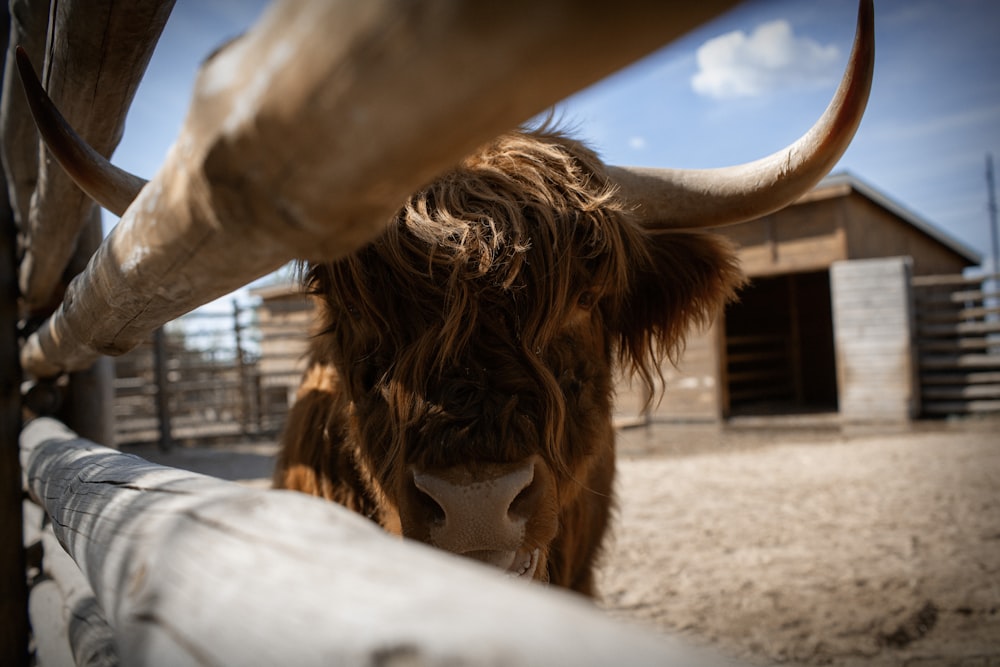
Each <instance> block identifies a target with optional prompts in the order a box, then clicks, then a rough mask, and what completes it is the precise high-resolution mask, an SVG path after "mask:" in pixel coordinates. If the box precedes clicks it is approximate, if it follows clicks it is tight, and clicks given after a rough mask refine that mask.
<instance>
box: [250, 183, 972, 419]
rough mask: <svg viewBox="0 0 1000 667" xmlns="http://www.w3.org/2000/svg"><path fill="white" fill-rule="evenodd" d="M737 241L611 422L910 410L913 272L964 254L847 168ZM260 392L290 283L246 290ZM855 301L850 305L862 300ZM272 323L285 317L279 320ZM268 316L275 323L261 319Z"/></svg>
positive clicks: (290, 314)
mask: <svg viewBox="0 0 1000 667" xmlns="http://www.w3.org/2000/svg"><path fill="white" fill-rule="evenodd" d="M719 231H721V232H722V233H725V234H726V235H728V236H729V237H730V238H731V239H732V241H733V242H734V243H736V244H737V245H738V247H739V256H740V261H741V263H742V266H743V269H744V271H745V272H746V274H747V276H748V277H749V278H750V283H749V284H748V285H747V287H746V288H744V290H743V291H742V293H741V299H740V301H739V302H738V303H735V304H732V305H730V307H729V308H728V309H727V311H726V312H725V313H724V315H722V316H720V317H719V318H718V319H717V320H716V321H715V322H714V323H713V324H712V326H711V327H709V328H708V329H707V330H705V331H703V332H693V333H692V334H691V335H690V336H689V337H688V343H687V347H686V349H685V351H684V355H683V357H682V358H681V359H680V360H679V363H678V364H677V366H676V367H673V366H670V365H666V366H665V367H664V369H663V376H664V377H663V379H664V383H665V387H664V392H663V399H662V400H660V401H658V402H655V403H654V404H652V405H650V406H648V407H647V406H646V403H647V401H646V396H645V395H644V394H642V393H641V392H640V391H639V390H637V389H636V388H635V387H634V386H632V385H630V384H629V383H628V382H627V381H625V380H622V381H620V382H619V386H618V391H617V393H618V415H617V420H616V421H617V423H618V424H619V425H625V426H627V425H634V424H644V423H647V422H648V421H650V420H657V421H696V422H706V421H708V422H711V421H724V420H731V419H738V418H746V417H757V416H767V417H773V416H788V415H796V416H800V415H809V416H814V415H822V416H824V418H828V417H832V418H834V419H839V418H841V417H843V418H846V419H851V420H865V421H870V420H876V421H879V420H892V421H899V420H906V419H910V418H913V417H917V416H920V414H921V408H920V405H919V394H920V391H919V387H918V377H917V374H918V373H917V368H916V361H915V357H916V350H915V349H914V345H913V340H912V339H913V328H914V318H915V315H914V312H913V303H912V301H913V295H912V288H911V284H910V283H911V279H912V278H914V277H920V276H938V275H956V274H961V273H962V272H963V270H964V269H965V268H967V267H970V266H975V265H977V264H978V263H979V256H978V255H977V254H976V252H975V251H973V250H971V249H969V248H967V247H965V246H963V245H962V244H961V243H959V242H957V241H956V240H954V239H951V238H949V237H948V236H947V235H945V234H943V233H942V232H941V231H940V230H939V229H937V228H935V227H934V226H933V225H932V224H930V223H929V222H927V221H926V220H923V219H921V218H920V217H919V216H917V215H915V214H914V213H912V212H911V211H908V210H907V209H906V208H905V207H903V206H901V205H900V204H898V203H896V202H894V201H892V200H891V199H890V198H889V197H887V196H885V195H884V194H882V193H880V192H879V191H878V190H876V189H875V188H874V187H872V186H871V185H869V184H867V183H865V182H864V181H862V180H861V179H859V178H857V177H856V176H854V175H851V174H848V173H840V174H834V175H831V176H829V177H827V178H826V179H824V180H823V181H822V182H821V183H820V184H819V185H817V186H816V187H815V188H814V189H813V190H812V191H811V192H809V194H807V195H805V196H803V197H802V198H800V199H799V200H798V201H797V202H796V203H795V204H793V205H791V206H788V207H786V208H785V209H783V210H781V211H778V212H776V213H773V214H771V215H769V216H766V217H764V218H760V219H758V220H755V221H752V222H748V223H745V224H741V225H735V226H732V227H727V228H723V229H722V230H719ZM252 294H253V295H254V296H256V297H257V298H258V299H259V306H258V320H259V321H260V323H261V325H262V326H261V352H262V355H261V356H262V360H264V359H266V360H269V361H268V362H267V363H269V364H272V365H274V368H270V367H269V368H268V370H269V371H273V372H268V373H265V375H267V376H268V380H267V382H268V387H267V391H268V392H269V393H268V395H269V396H270V397H271V399H272V400H273V401H274V402H275V404H276V405H277V404H278V403H281V404H284V403H285V401H288V402H289V403H290V401H291V400H293V397H294V393H295V390H296V388H297V386H298V381H299V378H300V376H301V372H302V370H303V369H304V356H303V355H304V353H305V340H304V338H301V337H292V338H290V337H289V336H288V331H289V327H288V325H292V326H291V328H292V329H295V328H298V329H299V332H300V333H301V332H303V331H306V330H308V326H309V324H308V321H309V317H310V313H311V307H310V305H309V302H308V301H305V300H304V299H303V297H302V295H301V294H299V293H297V288H296V287H295V286H293V285H289V284H278V285H270V286H267V287H263V288H257V289H255V290H253V291H252ZM859 299H860V301H859ZM279 323H284V324H285V325H286V326H284V327H279V326H277V325H278V324H279ZM272 325H273V326H272Z"/></svg>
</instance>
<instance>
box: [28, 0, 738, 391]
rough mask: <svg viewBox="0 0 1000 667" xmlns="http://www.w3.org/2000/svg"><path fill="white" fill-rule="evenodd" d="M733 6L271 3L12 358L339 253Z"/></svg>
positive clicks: (64, 367) (38, 369) (76, 355)
mask: <svg viewBox="0 0 1000 667" xmlns="http://www.w3.org/2000/svg"><path fill="white" fill-rule="evenodd" d="M732 4H734V1H733V0H711V1H710V2H709V1H705V2H700V3H689V4H687V5H684V6H677V5H675V4H674V3H648V2H642V1H638V0H632V1H629V2H619V3H616V4H615V5H614V6H611V5H608V4H607V3H601V2H586V3H581V2H576V1H575V0H574V1H571V0H552V1H550V2H547V3H540V2H535V1H534V0H530V1H529V0H511V1H508V2H503V3H469V2H463V1H461V0H450V1H448V2H433V3H432V2H425V3H402V4H401V3H395V2H391V1H389V0H370V1H368V2H363V3H358V2H304V1H296V0H282V1H280V2H276V3H275V4H274V5H272V6H271V7H270V8H269V10H268V11H267V12H265V14H264V16H263V17H262V18H261V20H260V21H259V22H258V23H257V24H256V25H255V26H254V27H253V28H251V30H250V31H248V32H247V33H246V35H244V36H243V37H241V38H240V39H239V40H237V41H235V42H233V43H231V44H230V45H228V46H227V47H226V48H224V49H222V50H221V51H219V52H217V53H216V54H215V55H214V56H213V57H211V58H210V59H209V60H208V61H207V62H206V63H205V65H204V66H203V68H202V70H201V72H200V74H199V76H198V79H197V82H196V84H195V91H194V97H193V102H192V105H191V109H190V111H189V113H188V117H187V120H186V122H185V125H184V127H183V128H182V129H181V134H180V137H179V138H178V140H177V142H176V143H175V145H174V148H173V150H171V151H170V153H169V154H168V156H167V159H166V161H165V162H164V164H163V166H162V167H161V168H160V171H159V172H158V173H157V174H156V176H154V178H153V179H152V180H151V181H150V182H149V184H148V185H146V187H145V188H143V189H142V191H141V192H140V193H139V196H138V198H137V199H136V200H135V202H134V203H132V204H131V205H130V206H128V209H127V210H126V211H124V215H123V216H122V218H121V221H120V222H119V223H118V225H117V226H116V227H115V228H114V230H112V232H111V234H110V235H109V236H108V238H107V239H106V240H105V242H104V243H102V245H101V247H100V248H99V249H98V251H97V252H96V253H95V254H94V256H93V258H92V259H91V262H90V264H89V265H88V267H87V270H86V271H85V272H84V273H82V274H81V275H80V276H79V277H78V278H77V279H75V280H74V281H73V283H72V284H71V285H70V286H69V288H68V289H67V292H66V297H65V298H64V300H63V302H62V305H60V307H59V308H58V309H57V310H56V312H55V313H54V314H53V316H52V317H51V318H49V320H47V321H46V322H45V324H43V326H42V327H41V328H40V329H39V330H38V331H37V332H36V333H35V334H33V335H32V336H31V337H30V338H29V339H28V340H27V343H26V344H25V346H24V348H23V349H22V353H21V363H22V365H23V367H24V368H25V369H26V370H27V371H29V372H31V373H33V374H35V375H37V376H40V377H48V376H53V375H57V374H59V373H60V372H64V371H68V370H75V369H80V368H86V367H88V366H90V364H91V363H93V361H94V360H95V359H96V358H97V357H98V356H99V355H100V354H110V355H118V354H121V353H123V352H125V351H127V350H129V349H131V348H133V347H135V346H136V345H137V344H139V343H140V342H141V341H142V340H143V339H145V338H146V336H148V335H149V334H150V333H151V332H152V331H153V330H154V329H155V328H156V327H158V326H160V325H162V324H163V323H165V322H167V321H169V320H171V319H173V318H175V317H178V316H179V315H181V314H183V313H185V312H188V311H190V310H192V309H194V308H196V307H198V306H200V305H203V304H205V303H208V302H209V301H211V300H213V299H215V298H217V297H220V296H223V295H225V294H227V293H229V292H231V291H233V290H235V289H238V288H239V287H242V286H243V285H245V284H247V283H248V282H250V281H252V280H254V279H256V278H258V277H260V276H263V275H265V274H267V273H270V272H271V271H274V270H275V269H277V268H279V267H280V266H282V265H283V264H285V263H286V262H288V261H289V260H291V259H296V258H299V259H316V260H329V259H337V258H339V257H342V256H344V255H346V254H348V253H350V252H351V251H353V250H355V249H357V248H358V247H360V246H361V245H363V244H364V243H366V242H367V241H369V240H371V239H372V238H373V237H374V236H376V235H377V234H378V233H379V232H380V231H381V230H382V229H383V228H384V226H385V224H387V222H388V220H389V219H390V218H391V216H392V214H393V213H394V211H395V210H396V209H397V208H398V207H399V205H400V204H401V203H402V202H403V201H404V200H405V198H406V197H407V196H408V195H409V194H410V193H412V192H414V191H415V190H417V189H418V188H420V187H421V186H422V185H424V184H425V183H426V182H427V181H429V180H430V179H431V178H432V177H433V176H435V175H437V174H439V173H441V172H443V171H444V170H446V169H448V168H449V167H451V166H452V165H453V164H455V163H456V162H457V161H458V160H459V159H461V157H462V156H464V155H466V154H468V153H469V152H470V151H471V150H472V149H474V148H475V147H476V146H477V145H479V144H481V143H482V142H484V141H487V140H489V139H490V138H492V137H494V136H496V135H497V134H499V133H501V132H504V131H507V130H508V129H510V128H511V127H514V126H516V125H517V124H518V123H522V122H525V121H526V120H528V119H529V118H531V116H533V115H534V114H537V113H539V112H541V111H543V110H544V109H545V108H546V107H548V106H549V105H551V104H554V103H555V102H558V101H559V100H560V99H562V98H564V97H566V96H567V95H569V94H570V93H573V92H575V91H577V90H579V89H580V88H583V87H584V86H586V85H588V84H590V83H593V82H594V81H597V80H598V79H600V78H601V77H603V76H606V75H608V74H610V73H612V72H614V71H616V70H618V69H620V68H621V67H623V66H625V65H626V64H628V63H630V62H632V61H633V60H635V59H637V58H639V57H640V56H643V55H645V54H647V53H649V52H650V51H652V50H653V49H654V48H657V47H659V46H662V45H664V44H666V43H668V42H669V41H670V40H671V39H674V38H676V37H677V36H679V35H681V34H683V33H685V32H687V31H688V30H690V29H692V28H693V27H695V26H697V25H699V24H701V23H703V22H705V21H706V20H708V19H709V18H711V17H713V16H715V15H716V14H718V13H720V12H721V11H723V10H724V9H726V8H728V7H729V6H730V5H732ZM596 43H599V44H600V45H601V48H600V49H595V48H593V44H596ZM455 63H462V67H460V68H456V67H455V66H454V65H455ZM400 100H405V103H404V104H400ZM457 119H461V122H456V120H457Z"/></svg>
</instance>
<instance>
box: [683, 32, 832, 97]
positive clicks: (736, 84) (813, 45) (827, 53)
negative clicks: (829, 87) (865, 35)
mask: <svg viewBox="0 0 1000 667" xmlns="http://www.w3.org/2000/svg"><path fill="white" fill-rule="evenodd" d="M839 56H840V51H839V49H838V48H837V47H836V46H835V45H833V44H830V45H827V46H823V45H822V44H820V43H818V42H816V41H815V40H813V39H810V38H808V37H799V36H796V35H795V34H794V33H793V32H792V27H791V25H789V23H788V22H787V21H784V20H778V21H770V22H768V23H763V24H761V25H760V26H758V27H757V28H756V29H755V30H754V31H753V33H751V34H750V35H747V34H746V33H745V32H743V31H742V30H736V31H734V32H730V33H726V34H725V35H721V36H719V37H714V38H712V39H710V40H708V41H707V42H705V43H704V44H702V45H701V46H700V47H698V52H697V61H698V71H697V72H696V73H695V75H694V76H693V77H692V78H691V87H692V88H694V91H695V92H696V93H699V94H701V95H706V96H708V97H714V98H717V99H728V98H734V97H754V96H757V95H762V94H764V93H767V92H769V91H773V90H776V89H779V88H783V87H788V86H800V85H820V84H826V83H829V82H832V81H836V78H837V75H838V74H839V71H838V69H839V68H838V61H839Z"/></svg>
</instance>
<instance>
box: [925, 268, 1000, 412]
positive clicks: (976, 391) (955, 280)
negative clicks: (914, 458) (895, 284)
mask: <svg viewBox="0 0 1000 667" xmlns="http://www.w3.org/2000/svg"><path fill="white" fill-rule="evenodd" d="M998 279H1000V274H994V275H990V276H985V277H982V276H981V277H977V278H966V277H963V276H959V275H953V276H921V277H915V278H914V279H913V294H914V299H915V304H916V314H917V329H916V337H917V340H916V344H917V353H918V359H919V370H920V394H921V404H922V413H923V414H924V415H925V416H939V415H949V414H973V413H984V412H1000V289H998V288H1000V280H998Z"/></svg>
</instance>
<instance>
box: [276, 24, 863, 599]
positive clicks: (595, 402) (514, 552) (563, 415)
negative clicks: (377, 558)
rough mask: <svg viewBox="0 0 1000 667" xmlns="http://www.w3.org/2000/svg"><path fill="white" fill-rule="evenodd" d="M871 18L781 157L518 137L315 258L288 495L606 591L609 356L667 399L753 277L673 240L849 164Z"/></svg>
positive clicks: (765, 205) (532, 574)
mask: <svg viewBox="0 0 1000 667" xmlns="http://www.w3.org/2000/svg"><path fill="white" fill-rule="evenodd" d="M867 9H868V10H869V13H868V14H867V15H866V13H865V11H862V20H861V22H860V24H859V31H858V40H857V42H856V44H855V50H854V53H852V58H851V64H850V66H849V69H848V73H847V75H846V76H845V78H844V81H843V82H842V84H841V87H840V89H839V90H838V94H837V97H836V98H835V100H834V102H833V103H832V104H831V106H830V109H828V110H827V113H826V114H825V115H824V117H823V119H821V121H820V122H819V123H818V124H817V126H816V127H815V128H813V130H811V131H810V133H809V134H807V135H806V136H805V137H804V138H803V139H802V140H800V141H799V142H798V143H797V144H795V145H794V146H792V147H790V148H789V149H786V151H783V152H781V153H778V154H775V155H774V156H771V157H770V158H767V159H765V160H762V161H759V162H758V163H754V164H751V165H744V166H742V167H734V168H729V169H725V170H715V171H710V172H671V171H667V170H638V169H623V168H617V167H609V166H607V165H605V164H603V163H602V162H601V161H600V160H599V159H598V158H597V156H596V155H594V153H593V152H591V151H590V150H588V149H587V148H586V147H584V146H583V145H581V144H580V143H578V142H576V141H573V140H571V139H569V138H566V137H564V136H562V135H560V134H559V133H557V132H552V131H549V130H548V129H545V128H543V129H540V130H537V131H531V132H515V133H511V134H508V135H505V136H502V137H500V138H498V139H496V140H494V141H492V142H491V143H489V144H487V145H485V146H483V147H481V148H480V149H479V150H478V151H476V152H475V153H474V154H472V155H470V156H469V157H467V158H466V159H465V160H464V161H463V162H462V163H461V164H460V165H458V166H457V167H456V168H455V169H453V170H452V171H450V172H449V173H446V174H444V175H442V176H441V177H440V178H438V179H437V180H436V181H434V182H433V183H432V184H430V185H429V186H428V187H427V188H425V189H424V190H422V191H421V192H418V193H417V194H415V195H414V196H413V197H411V198H410V200H409V201H407V202H406V204H405V205H404V206H403V207H402V208H401V209H400V211H399V212H398V213H397V215H396V217H395V219H394V220H393V222H392V224H391V225H390V226H389V228H388V231H387V232H386V233H385V234H384V235H383V236H382V237H381V238H379V239H378V240H377V241H375V242H374V243H372V244H371V245H369V246H368V247H366V248H364V249H363V250H361V251H360V252H357V253H355V254H354V255H353V256H351V257H349V258H347V259H344V260H341V261H337V262H334V263H328V264H314V265H311V266H309V267H308V272H307V274H306V281H305V282H306V286H307V287H308V289H309V291H310V292H311V293H312V294H313V295H314V296H315V298H316V301H317V303H318V306H319V329H318V330H317V332H316V334H315V336H314V338H313V340H312V343H311V348H310V365H309V369H308V371H307V372H306V376H305V379H304V381H303V383H302V386H301V388H300V390H299V395H298V400H297V402H296V404H295V406H294V407H293V409H292V412H291V414H290V417H289V423H288V426H287V430H286V432H285V434H284V437H283V440H282V449H281V453H280V455H279V458H278V463H277V467H276V470H275V477H274V482H275V485H276V486H278V487H283V488H290V489H297V490H300V491H304V492H306V493H311V494H315V495H319V496H322V497H325V498H328V499H330V500H334V501H336V502H339V503H342V504H344V505H346V506H347V507H350V508H351V509H353V510H355V511H357V512H360V513H361V514H364V515H365V516H368V517H369V518H371V519H372V520H374V521H376V522H378V523H379V524H381V525H382V526H383V527H385V528H386V529H387V530H390V531H393V532H397V533H401V534H402V535H404V536H406V537H409V538H413V539H417V540H420V541H423V542H426V543H428V544H432V545H435V546H438V547H440V548H442V549H446V550H448V551H451V552H454V553H458V554H462V555H466V556H469V557H471V558H474V559H476V560H479V561H482V562H485V563H489V564H492V565H495V566H498V567H500V568H501V569H503V570H506V571H507V572H508V573H510V574H512V575H514V576H520V577H525V578H534V579H537V580H541V581H548V582H551V583H553V584H557V585H559V586H564V587H567V588H570V589H572V590H575V591H578V592H581V593H584V594H592V593H593V570H594V565H595V560H596V558H597V557H598V555H599V553H600V548H601V543H602V538H603V536H604V532H605V529H606V527H607V523H608V515H609V511H610V507H611V499H612V481H613V477H614V467H615V462H614V457H615V450H614V431H613V427H612V400H613V385H612V374H613V367H614V364H615V363H616V362H617V363H620V364H622V365H623V366H624V368H626V369H628V370H631V371H632V372H634V373H636V374H637V375H638V376H639V378H640V379H641V380H642V381H643V382H645V383H646V385H647V386H648V387H649V388H650V389H652V385H653V380H654V378H656V377H658V375H659V369H660V364H661V363H662V362H663V361H664V360H665V359H671V360H673V359H676V355H677V354H678V352H679V351H680V349H681V348H682V347H683V341H684V332H685V331H686V330H687V329H688V327H689V326H690V325H691V324H692V323H695V324H697V323H705V322H709V321H711V319H712V318H713V317H714V315H715V314H716V313H717V312H718V311H719V309H720V308H721V307H722V306H723V304H724V303H725V302H726V301H727V300H729V299H731V298H732V297H733V296H734V293H735V291H736V289H737V288H738V286H739V285H740V284H741V282H742V278H741V274H740V272H739V270H738V268H737V263H736V259H735V255H734V253H733V250H732V249H731V248H730V246H729V245H728V244H727V243H726V242H725V241H724V240H723V239H722V238H721V237H718V236H715V235H711V234H707V233H702V232H698V231H686V232H684V231H677V229H678V228H680V229H684V228H690V227H699V226H712V225H717V224H724V223H728V222H734V221H739V220H746V219H750V218H753V217H756V216H759V215H763V214H765V213H767V212H770V211H772V210H774V209H776V208H779V207H780V206H782V205H784V204H785V203H787V202H789V201H791V200H793V199H794V198H795V197H797V196H798V195H800V194H802V193H803V192H805V191H806V190H807V189H808V188H809V187H811V185H812V184H813V183H815V182H816V180H818V179H819V178H820V177H822V175H823V174H825V173H826V171H827V170H829V168H830V167H831V166H832V165H833V164H834V163H835V162H836V160H837V159H838V158H839V156H840V154H841V152H842V151H843V149H844V148H845V147H846V145H847V143H848V142H849V141H850V138H851V137H852V136H853V133H854V130H855V129H856V127H857V124H858V122H859V121H860V117H861V112H862V110H863V108H864V105H865V102H866V100H867V94H868V88H869V85H870V80H871V66H872V60H871V58H872V44H871V16H870V7H868V8H867ZM863 10H864V8H863ZM866 22H867V23H866ZM667 231H670V232H671V233H664V232H667Z"/></svg>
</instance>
